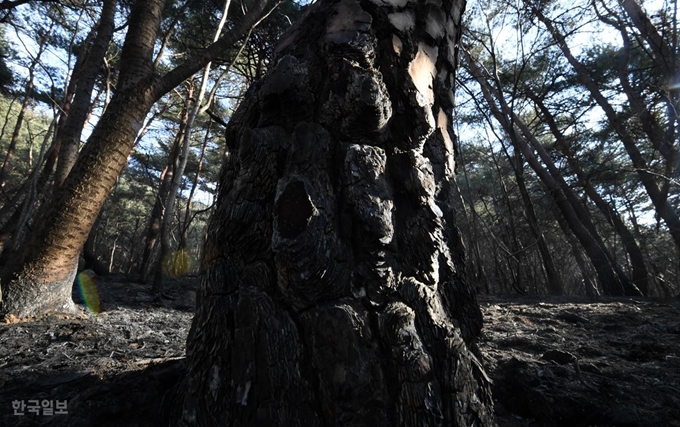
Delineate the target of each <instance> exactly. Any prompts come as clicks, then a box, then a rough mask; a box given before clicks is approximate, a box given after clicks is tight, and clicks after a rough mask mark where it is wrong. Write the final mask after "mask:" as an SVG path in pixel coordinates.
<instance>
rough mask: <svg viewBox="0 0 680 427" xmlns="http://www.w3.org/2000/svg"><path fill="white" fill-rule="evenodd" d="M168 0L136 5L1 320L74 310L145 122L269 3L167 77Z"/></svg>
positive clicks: (19, 258)
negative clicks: (113, 69)
mask: <svg viewBox="0 0 680 427" xmlns="http://www.w3.org/2000/svg"><path fill="white" fill-rule="evenodd" d="M164 5H165V1H164V0H137V1H135V2H134V4H133V6H132V8H131V12H130V15H129V17H128V23H127V25H128V31H127V35H126V38H125V43H124V45H123V49H122V51H121V59H120V62H121V69H120V72H119V76H118V85H117V88H116V93H115V94H114V96H113V99H112V100H111V103H110V105H109V106H108V108H107V109H106V111H105V112H104V114H103V116H102V118H101V119H100V120H99V122H98V123H97V126H96V127H95V129H94V131H93V132H92V135H91V136H90V138H89V139H88V143H87V144H86V145H85V147H84V148H83V151H82V152H81V154H80V155H79V156H78V160H77V162H76V164H75V165H74V167H73V170H72V171H71V173H70V174H69V175H68V177H67V178H66V181H64V184H63V185H62V186H61V187H60V188H59V190H58V193H57V194H55V196H54V197H53V199H52V201H51V202H50V204H49V205H47V206H46V208H45V211H44V213H43V215H42V218H43V220H42V221H40V220H38V221H37V223H38V224H39V225H38V227H36V229H35V230H34V232H33V233H32V238H31V240H30V242H28V243H27V244H26V245H25V247H22V250H21V251H19V253H17V254H15V255H14V256H13V258H12V260H11V261H10V262H9V263H8V266H7V267H6V268H5V269H4V270H3V271H2V273H1V274H2V278H1V279H0V285H2V289H0V291H1V292H0V303H1V305H0V315H3V316H5V317H7V316H15V317H28V316H40V315H44V314H46V313H49V312H57V311H58V312H73V311H74V309H75V305H74V303H73V300H72V299H71V289H72V285H73V279H74V277H75V271H76V265H77V262H78V255H79V253H80V250H81V249H82V247H83V245H84V244H85V242H86V240H87V236H88V234H89V232H90V229H91V228H92V225H93V224H94V221H95V219H96V218H97V215H98V214H99V210H100V209H101V207H102V205H103V204H104V202H105V200H106V197H107V196H108V195H109V194H110V192H111V190H112V189H113V186H114V184H115V183H116V180H117V179H118V177H119V176H120V173H121V172H122V170H123V168H124V167H125V165H126V164H127V158H128V156H129V155H130V152H131V150H132V149H133V147H134V145H135V140H136V136H137V134H138V133H139V131H140V130H141V129H142V127H143V124H144V118H145V117H146V115H147V113H148V112H149V110H150V109H151V107H152V106H153V104H154V103H155V102H156V101H158V100H159V99H160V98H161V96H163V95H164V94H166V93H168V92H169V91H170V90H172V89H173V88H174V87H176V86H177V85H179V84H180V83H181V82H182V81H184V80H185V79H186V78H188V77H189V76H191V75H193V74H194V73H195V72H197V71H198V70H200V69H201V68H203V66H204V65H205V64H206V63H208V62H209V61H211V60H212V59H214V58H215V57H216V56H217V55H218V54H219V53H223V52H224V51H226V50H227V48H228V47H230V46H233V44H234V43H236V42H237V41H238V40H239V39H240V38H241V37H243V36H244V35H245V34H246V33H247V32H249V31H250V29H252V28H253V27H254V26H255V25H257V23H258V22H259V21H260V20H261V19H263V16H264V15H265V12H266V11H267V10H268V8H269V7H270V5H271V4H270V1H269V0H259V1H255V2H253V3H252V4H251V5H250V8H249V10H248V12H247V13H246V14H245V15H244V16H243V17H242V18H241V19H240V20H239V21H238V22H237V23H235V25H234V26H233V27H232V29H231V30H230V31H229V32H228V33H227V34H225V35H224V36H223V37H222V38H220V40H219V41H217V42H215V43H213V44H212V45H210V46H209V47H207V48H205V49H203V50H201V51H199V52H197V53H195V54H193V55H190V56H189V57H187V58H186V60H185V62H184V63H182V64H181V65H178V66H177V67H175V68H173V69H172V70H170V71H169V72H167V73H166V74H164V75H163V76H159V75H157V74H156V73H155V70H154V68H153V61H152V59H153V54H154V52H155V46H156V39H157V32H158V27H159V23H160V19H161V15H162V11H163V9H164Z"/></svg>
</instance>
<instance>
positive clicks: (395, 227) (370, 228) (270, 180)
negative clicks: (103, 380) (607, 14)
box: [170, 0, 494, 426]
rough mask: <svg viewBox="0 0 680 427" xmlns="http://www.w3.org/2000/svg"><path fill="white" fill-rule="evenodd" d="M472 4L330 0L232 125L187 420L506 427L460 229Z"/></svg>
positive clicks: (183, 404)
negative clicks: (465, 22)
mask: <svg viewBox="0 0 680 427" xmlns="http://www.w3.org/2000/svg"><path fill="white" fill-rule="evenodd" d="M462 8H463V4H462V2H461V1H458V0H444V1H442V2H440V3H438V4H435V3H434V2H433V3H431V4H427V3H426V2H406V1H398V2H397V1H393V2H382V1H375V2H374V1H371V0H340V1H324V0H322V1H320V2H318V3H316V4H315V5H313V6H311V7H310V9H309V10H308V12H307V14H306V17H305V18H304V19H303V20H302V21H301V23H300V24H299V25H297V26H296V27H295V28H294V29H293V30H292V31H291V32H290V33H288V34H287V36H285V37H284V38H283V40H282V42H281V43H280V45H279V47H278V49H277V55H278V59H277V62H276V65H275V66H274V67H273V69H272V71H271V72H270V73H269V74H268V75H267V76H266V77H265V78H264V79H263V80H262V81H261V82H259V83H256V84H255V85H254V86H253V87H252V88H251V90H250V91H249V92H248V95H247V96H246V99H245V100H244V101H243V103H242V104H241V107H240V108H239V110H238V111H237V113H236V114H235V115H234V116H233V117H232V119H231V120H230V123H229V127H228V130H227V143H228V144H229V147H230V156H229V158H228V160H227V161H226V163H225V165H224V166H223V170H222V174H221V178H220V193H219V194H220V195H219V197H218V201H217V204H216V212H215V214H214V216H213V218H212V220H211V224H210V228H209V232H208V241H207V243H206V247H205V251H204V260H203V262H204V268H205V273H204V278H203V281H202V284H201V287H200V289H199V296H198V307H197V313H196V317H195V320H194V324H193V326H192V330H191V332H190V336H189V339H188V366H189V370H188V374H187V376H186V378H185V380H184V382H183V384H182V385H181V387H180V389H179V390H180V391H179V393H180V394H179V396H178V400H179V402H178V401H177V400H174V399H171V400H172V401H173V409H174V411H171V412H170V413H171V415H170V417H171V418H170V419H171V420H172V421H173V423H174V424H175V425H182V426H184V425H192V426H210V425H230V426H237V425H238V426H260V425H276V426H303V425H304V426H321V425H324V426H331V425H336V426H366V425H395V426H396V425H399V426H424V425H430V426H471V425H478V426H490V425H493V424H494V423H493V417H492V402H491V399H490V392H489V381H488V378H487V377H486V376H485V374H484V372H483V369H482V367H481V365H480V363H479V361H478V360H477V358H476V357H475V356H474V355H473V353H472V351H471V348H472V347H473V341H474V338H475V336H476V335H477V334H478V333H479V330H480V327H481V317H480V312H479V308H478V305H477V303H476V297H475V294H474V292H473V290H472V289H471V288H470V286H469V285H468V283H467V281H466V279H465V274H464V265H465V263H464V256H463V253H464V252H463V245H462V242H461V240H460V236H459V233H458V230H457V228H456V227H455V224H454V217H453V210H452V207H451V206H452V202H453V201H452V198H451V192H452V187H453V172H454V163H453V156H454V142H453V141H454V136H453V134H452V131H451V127H450V126H449V120H450V117H451V111H452V107H453V104H452V92H451V91H452V86H453V73H454V71H455V68H456V53H455V50H456V43H457V41H458V37H459V34H460V33H459V32H460V14H461V11H462Z"/></svg>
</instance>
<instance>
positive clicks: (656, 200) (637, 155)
mask: <svg viewBox="0 0 680 427" xmlns="http://www.w3.org/2000/svg"><path fill="white" fill-rule="evenodd" d="M529 7H531V10H532V13H533V14H534V15H535V16H536V17H537V18H538V19H539V20H540V21H541V22H542V23H543V24H544V25H545V26H546V28H547V29H548V31H550V33H551V35H552V36H553V38H554V39H555V41H556V42H557V45H558V46H559V47H560V49H561V50H562V53H564V55H565V57H566V58H567V60H568V61H569V63H570V64H571V66H572V67H573V68H574V70H575V71H576V73H577V74H578V76H579V78H580V79H581V81H582V82H583V85H584V86H585V87H586V89H588V91H589V92H590V94H591V95H592V96H593V98H594V99H595V101H596V102H597V104H598V105H599V106H600V108H602V110H603V111H604V113H605V115H606V117H607V120H608V121H609V123H610V125H611V126H612V128H613V129H614V130H615V131H616V133H617V134H618V135H619V138H620V139H621V142H622V143H623V146H624V148H625V150H626V152H627V153H628V157H630V160H631V162H632V163H633V167H634V168H635V170H636V172H637V173H638V176H639V177H640V181H641V182H642V185H643V186H644V187H645V190H646V191H647V194H648V195H649V198H650V200H651V201H652V204H653V205H654V209H655V210H656V212H657V214H658V215H659V216H660V217H661V218H663V220H664V222H665V223H666V226H668V229H669V232H670V234H671V237H672V238H673V241H674V243H675V245H676V247H677V249H678V250H680V216H679V215H678V211H677V210H676V209H675V208H674V207H673V206H671V205H670V203H669V202H668V199H667V198H664V196H663V194H662V192H661V191H660V190H659V186H658V184H657V182H656V179H655V177H654V175H653V174H652V173H650V169H649V167H648V165H647V162H646V161H645V159H644V157H643V156H642V153H641V152H640V150H639V148H638V147H637V143H636V140H635V138H634V137H633V136H632V135H631V134H630V132H628V130H627V127H626V125H625V124H624V122H623V121H622V120H621V118H620V117H619V116H618V114H617V113H616V111H615V110H614V108H613V107H612V105H611V104H610V103H609V101H608V100H607V98H605V96H604V95H603V94H602V92H601V91H600V89H599V88H598V86H597V84H596V83H595V82H594V81H593V79H592V78H591V77H590V74H589V73H588V70H587V69H586V67H585V66H584V65H583V64H582V63H581V62H579V61H578V60H577V59H576V57H574V55H573V54H572V52H571V49H569V46H567V43H566V41H565V39H564V36H563V35H562V34H561V33H560V32H559V31H558V30H557V28H556V27H555V26H554V25H553V23H552V22H551V21H550V20H549V19H548V18H546V16H545V15H543V13H542V12H541V11H540V10H539V9H537V8H536V7H533V6H532V5H529Z"/></svg>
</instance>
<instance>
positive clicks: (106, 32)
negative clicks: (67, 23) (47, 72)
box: [55, 0, 117, 186]
mask: <svg viewBox="0 0 680 427" xmlns="http://www.w3.org/2000/svg"><path fill="white" fill-rule="evenodd" d="M116 3H117V1H116V0H105V1H104V5H103V6H102V11H101V16H100V18H99V23H98V24H97V35H96V36H95V37H94V40H93V41H92V44H91V45H90V46H86V49H84V51H83V52H81V55H84V56H85V58H84V59H82V61H83V65H82V69H81V70H80V71H79V76H78V84H77V85H76V88H75V93H74V99H73V102H72V104H71V106H70V111H69V114H68V117H67V118H66V122H65V123H64V127H63V128H62V129H61V134H60V138H61V147H60V151H59V161H58V163H57V172H56V177H55V183H56V185H57V186H60V185H61V184H63V182H64V180H65V179H66V177H67V176H68V174H69V172H70V171H71V168H72V167H73V165H74V163H75V162H76V159H77V158H78V149H79V148H80V135H81V133H82V131H83V127H84V126H85V121H86V118H87V115H88V112H89V111H90V104H91V98H92V90H93V88H94V85H95V82H96V80H97V76H98V75H99V73H100V71H101V68H102V66H103V65H104V56H105V55H106V51H107V49H108V47H109V43H111V38H112V37H113V29H114V17H115V14H116Z"/></svg>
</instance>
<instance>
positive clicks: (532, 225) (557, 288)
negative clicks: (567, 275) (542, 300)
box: [513, 151, 564, 295]
mask: <svg viewBox="0 0 680 427" xmlns="http://www.w3.org/2000/svg"><path fill="white" fill-rule="evenodd" d="M515 156H516V159H517V160H516V161H515V162H513V163H514V164H513V171H514V172H515V180H516V182H517V188H518V189H519V192H520V195H521V196H522V202H523V203H524V213H525V215H526V218H527V223H528V224H529V229H530V230H531V234H532V235H533V236H534V238H535V239H536V241H537V242H538V251H539V252H540V254H541V259H542V260H543V268H544V270H545V276H546V280H547V282H546V288H547V290H548V294H550V295H561V294H562V293H563V292H564V285H563V283H562V278H561V277H560V275H559V274H558V271H557V267H556V266H555V261H554V260H553V256H552V254H551V253H550V248H549V247H548V243H547V242H546V240H545V235H544V234H543V231H542V230H541V227H540V226H539V224H538V218H537V217H536V211H535V210H534V204H533V202H532V201H531V196H530V195H529V191H528V190H527V187H526V184H525V182H524V171H523V168H522V165H523V164H524V160H523V159H522V155H521V153H520V152H519V151H516V152H515Z"/></svg>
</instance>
